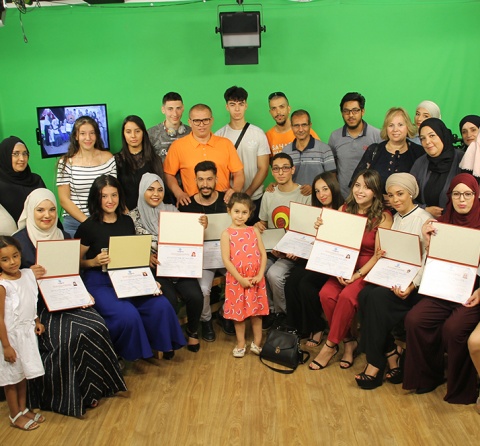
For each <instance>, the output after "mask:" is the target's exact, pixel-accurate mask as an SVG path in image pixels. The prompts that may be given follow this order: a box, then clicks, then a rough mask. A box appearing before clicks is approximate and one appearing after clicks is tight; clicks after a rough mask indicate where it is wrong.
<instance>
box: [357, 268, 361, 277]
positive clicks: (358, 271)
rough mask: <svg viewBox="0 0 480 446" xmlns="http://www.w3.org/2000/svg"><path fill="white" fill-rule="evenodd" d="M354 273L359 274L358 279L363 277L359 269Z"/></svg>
mask: <svg viewBox="0 0 480 446" xmlns="http://www.w3.org/2000/svg"><path fill="white" fill-rule="evenodd" d="M356 272H357V273H358V274H359V276H360V277H363V274H362V272H361V271H360V268H359V269H357V271H356Z"/></svg>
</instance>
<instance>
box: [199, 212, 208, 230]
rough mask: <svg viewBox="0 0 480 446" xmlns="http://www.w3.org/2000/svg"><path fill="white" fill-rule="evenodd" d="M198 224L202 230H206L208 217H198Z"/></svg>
mask: <svg viewBox="0 0 480 446" xmlns="http://www.w3.org/2000/svg"><path fill="white" fill-rule="evenodd" d="M198 222H199V223H200V224H201V225H202V226H203V229H207V227H208V217H207V216H206V215H202V216H200V218H199V219H198Z"/></svg>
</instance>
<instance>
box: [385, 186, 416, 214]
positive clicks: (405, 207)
mask: <svg viewBox="0 0 480 446" xmlns="http://www.w3.org/2000/svg"><path fill="white" fill-rule="evenodd" d="M387 196H388V202H389V203H390V206H392V207H393V208H394V209H395V210H396V211H397V212H398V213H399V214H400V215H405V214H408V213H409V212H410V211H411V210H412V209H413V207H414V204H413V198H412V196H411V195H410V193H409V192H408V191H407V190H406V189H405V188H404V187H401V186H396V185H392V186H390V187H389V188H388V190H387Z"/></svg>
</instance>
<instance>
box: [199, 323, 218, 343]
mask: <svg viewBox="0 0 480 446" xmlns="http://www.w3.org/2000/svg"><path fill="white" fill-rule="evenodd" d="M216 338H217V337H216V336H215V330H214V329H213V324H212V320H211V319H210V320H209V321H205V322H202V339H203V340H204V341H207V342H213V341H215V339H216Z"/></svg>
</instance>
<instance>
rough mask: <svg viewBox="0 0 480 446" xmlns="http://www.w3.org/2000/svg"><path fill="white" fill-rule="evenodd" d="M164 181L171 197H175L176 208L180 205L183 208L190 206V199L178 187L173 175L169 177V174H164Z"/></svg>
mask: <svg viewBox="0 0 480 446" xmlns="http://www.w3.org/2000/svg"><path fill="white" fill-rule="evenodd" d="M165 181H166V182H167V186H168V188H169V189H170V190H171V191H172V193H173V195H175V198H176V199H177V207H178V206H179V205H180V204H182V205H183V206H186V205H187V204H190V201H191V200H190V197H189V196H188V194H187V193H186V192H184V191H183V190H182V188H181V187H180V186H179V185H178V181H177V179H176V178H175V175H170V174H169V173H166V172H165Z"/></svg>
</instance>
